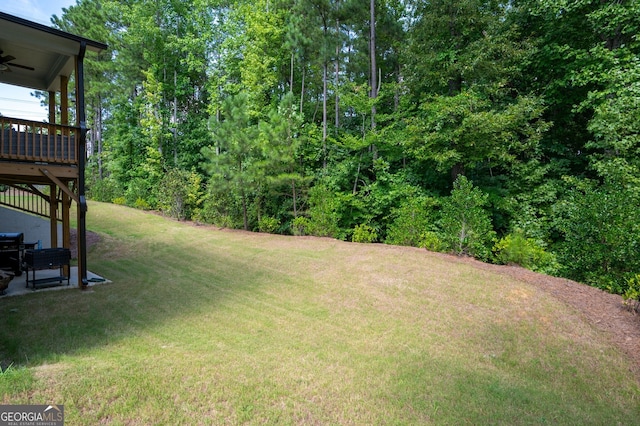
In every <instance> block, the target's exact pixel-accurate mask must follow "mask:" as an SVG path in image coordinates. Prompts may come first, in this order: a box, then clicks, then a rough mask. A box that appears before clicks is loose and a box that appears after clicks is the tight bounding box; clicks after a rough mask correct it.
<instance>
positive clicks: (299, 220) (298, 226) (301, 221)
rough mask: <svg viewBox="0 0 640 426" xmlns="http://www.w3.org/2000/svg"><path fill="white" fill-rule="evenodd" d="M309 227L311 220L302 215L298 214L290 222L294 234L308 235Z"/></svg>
mask: <svg viewBox="0 0 640 426" xmlns="http://www.w3.org/2000/svg"><path fill="white" fill-rule="evenodd" d="M310 228H311V222H310V221H309V219H307V218H306V217H304V216H298V217H296V218H295V219H293V221H292V222H291V231H292V232H293V235H296V236H303V235H309V234H310Z"/></svg>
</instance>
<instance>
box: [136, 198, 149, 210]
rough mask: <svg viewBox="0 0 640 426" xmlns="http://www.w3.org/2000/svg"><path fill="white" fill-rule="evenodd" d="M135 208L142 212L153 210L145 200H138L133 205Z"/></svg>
mask: <svg viewBox="0 0 640 426" xmlns="http://www.w3.org/2000/svg"><path fill="white" fill-rule="evenodd" d="M133 207H135V208H136V209H140V210H151V206H150V205H149V203H148V202H147V200H145V199H143V198H138V199H137V200H136V202H135V203H133Z"/></svg>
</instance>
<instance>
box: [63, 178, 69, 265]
mask: <svg viewBox="0 0 640 426" xmlns="http://www.w3.org/2000/svg"><path fill="white" fill-rule="evenodd" d="M67 186H69V182H67ZM61 195H62V247H64V248H68V249H70V248H71V223H70V218H71V216H70V207H71V197H69V195H67V193H66V192H64V191H62V194H61ZM64 274H65V276H67V277H69V276H70V274H71V271H70V270H69V265H65V266H64Z"/></svg>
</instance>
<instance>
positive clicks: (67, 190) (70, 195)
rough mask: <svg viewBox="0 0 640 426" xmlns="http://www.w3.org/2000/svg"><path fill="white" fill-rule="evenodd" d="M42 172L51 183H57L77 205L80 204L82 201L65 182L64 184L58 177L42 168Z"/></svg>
mask: <svg viewBox="0 0 640 426" xmlns="http://www.w3.org/2000/svg"><path fill="white" fill-rule="evenodd" d="M40 171H41V172H42V174H43V175H45V176H46V177H48V178H49V179H50V180H51V182H53V183H55V184H56V185H58V187H59V188H60V189H61V190H62V191H63V192H64V193H65V194H67V195H68V196H69V197H71V198H73V200H74V201H75V202H76V203H79V202H80V199H79V198H78V196H77V195H76V194H74V193H73V191H71V190H70V189H69V187H68V186H67V185H65V184H64V182H62V181H61V180H60V179H58V178H57V177H56V176H54V175H53V174H51V172H50V171H49V170H48V169H45V168H42V169H40Z"/></svg>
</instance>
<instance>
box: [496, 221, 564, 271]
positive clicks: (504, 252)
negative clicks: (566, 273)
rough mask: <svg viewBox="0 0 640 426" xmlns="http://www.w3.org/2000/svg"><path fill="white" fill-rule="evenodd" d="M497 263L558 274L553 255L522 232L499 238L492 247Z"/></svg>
mask: <svg viewBox="0 0 640 426" xmlns="http://www.w3.org/2000/svg"><path fill="white" fill-rule="evenodd" d="M493 252H494V254H495V258H496V260H497V261H498V263H502V264H505V265H519V266H522V267H523V268H527V269H531V270H532V271H536V272H541V273H544V274H548V275H554V274H557V273H558V270H559V268H560V265H559V263H558V261H557V260H556V256H555V255H554V254H553V253H550V252H547V251H546V250H545V247H544V246H543V245H542V244H540V243H539V242H538V241H536V240H535V239H533V238H527V237H526V236H525V235H524V232H523V231H522V230H519V229H517V230H516V231H514V232H512V233H510V234H508V235H506V236H505V237H503V238H501V239H500V240H499V241H498V242H497V243H496V244H495V246H494V247H493Z"/></svg>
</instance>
